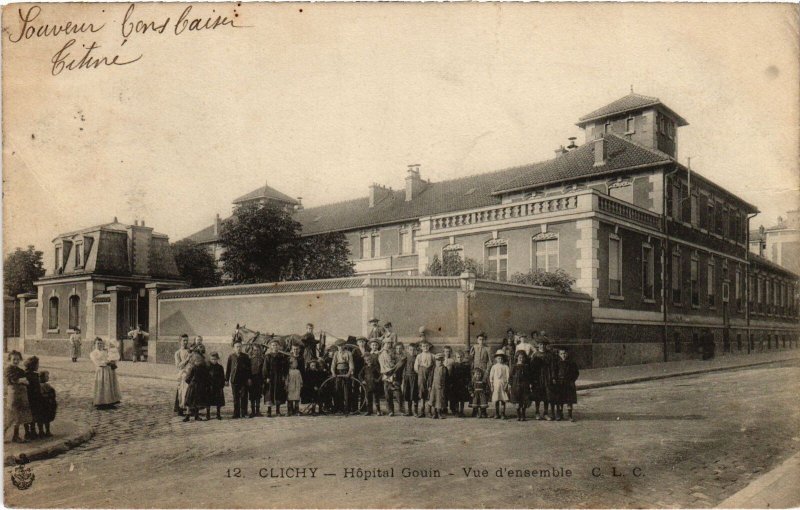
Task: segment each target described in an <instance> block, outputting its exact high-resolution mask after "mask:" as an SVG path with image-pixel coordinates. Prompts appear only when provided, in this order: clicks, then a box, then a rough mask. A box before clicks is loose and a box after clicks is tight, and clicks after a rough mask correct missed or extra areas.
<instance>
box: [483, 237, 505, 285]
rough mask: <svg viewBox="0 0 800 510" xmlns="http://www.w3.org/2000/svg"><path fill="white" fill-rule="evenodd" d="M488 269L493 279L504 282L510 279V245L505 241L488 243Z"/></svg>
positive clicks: (488, 273) (490, 277)
mask: <svg viewBox="0 0 800 510" xmlns="http://www.w3.org/2000/svg"><path fill="white" fill-rule="evenodd" d="M486 270H487V275H488V276H489V279H491V280H498V281H501V282H504V281H506V280H507V279H508V245H507V244H505V242H504V241H503V242H500V241H498V240H495V241H490V242H489V243H487V245H486Z"/></svg>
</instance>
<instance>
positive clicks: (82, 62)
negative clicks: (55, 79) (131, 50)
mask: <svg viewBox="0 0 800 510" xmlns="http://www.w3.org/2000/svg"><path fill="white" fill-rule="evenodd" d="M75 42H76V41H75V39H70V40H69V41H67V44H65V45H64V47H63V48H61V49H60V50H58V51H57V52H56V54H55V55H53V58H52V59H51V62H52V63H53V68H52V70H51V72H52V73H53V76H58V75H59V74H61V71H63V70H65V69H66V70H69V71H74V70H75V69H97V68H98V67H100V66H125V65H128V64H133V63H134V62H136V61H138V60H139V59H140V58H142V55H139V56H138V57H136V58H134V59H133V60H126V61H120V56H119V55H114V56H113V57H111V58H109V57H96V56H95V55H93V54H92V52H93V51H94V50H96V49H99V48H100V46H98V45H97V43H96V42H92V44H90V45H89V46H86V45H85V44H84V45H83V47H84V48H85V49H86V52H85V53H84V54H83V55H82V56H81V58H80V59H75V58H70V57H71V55H72V54H71V53H69V51H67V50H69V49H70V48H71V47H72V46H74V45H75Z"/></svg>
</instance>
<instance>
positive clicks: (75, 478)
mask: <svg viewBox="0 0 800 510" xmlns="http://www.w3.org/2000/svg"><path fill="white" fill-rule="evenodd" d="M52 375H53V386H54V387H55V388H56V389H57V391H58V392H59V410H60V413H61V414H62V416H63V417H65V418H68V419H71V420H75V421H83V422H88V423H90V424H92V425H93V426H94V427H95V429H96V432H97V433H96V435H95V437H94V438H93V439H91V440H90V441H88V442H87V443H85V444H83V445H81V446H79V447H77V448H75V449H74V450H71V451H69V452H67V453H65V454H63V455H61V456H59V457H56V458H53V459H49V460H44V461H39V462H34V463H32V464H31V465H30V467H31V468H32V470H33V472H34V473H35V475H36V481H35V483H34V485H33V487H32V488H31V489H29V490H27V491H24V492H23V491H18V490H17V489H15V488H14V487H13V486H12V485H11V484H10V482H9V476H10V469H8V468H7V469H6V474H5V476H6V489H5V490H6V494H5V496H6V504H8V505H10V506H25V507H32V506H36V507H38V506H44V507H81V506H83V507H86V506H89V507H115V506H124V507H153V506H157V507H179V506H188V507H192V506H194V507H197V506H214V507H273V506H284V507H292V506H332V507H348V506H354V507H364V506H372V507H375V506H388V507H393V506H405V507H409V506H412V507H413V506H418V507H437V506H445V507H447V506H449V507H464V506H484V505H487V506H494V507H503V506H505V507H522V506H529V507H542V506H544V507H548V506H549V507H594V506H619V507H640V506H655V507H674V506H690V507H713V506H715V505H716V504H718V503H719V502H721V501H722V500H724V499H725V498H727V497H728V496H730V495H731V494H733V493H735V492H736V491H738V490H740V489H742V488H743V487H745V486H746V485H747V484H748V483H749V482H750V481H752V480H753V479H755V478H757V477H758V476H760V475H761V474H762V473H764V472H766V471H768V470H769V469H770V468H772V467H774V466H776V465H778V464H780V463H781V462H782V461H783V460H785V459H787V458H788V457H790V456H791V455H793V454H794V453H796V452H797V451H798V446H800V437H798V431H797V423H798V418H800V411H799V410H798V401H797V393H796V389H795V388H794V386H793V385H790V384H786V382H787V381H796V380H797V379H798V376H800V363H798V361H796V360H794V361H789V362H783V363H776V364H771V365H765V366H760V367H753V368H747V369H739V370H731V371H724V372H715V373H709V374H703V375H694V376H687V377H679V378H674V379H668V380H662V381H653V382H648V383H640V384H632V385H627V386H616V387H609V388H602V389H595V390H588V391H584V392H582V393H581V394H580V395H579V404H578V406H577V411H576V417H577V420H578V421H576V422H575V423H568V422H564V423H548V422H535V421H529V422H526V423H519V422H516V421H514V420H509V421H505V422H504V421H499V420H476V419H458V418H449V419H447V420H444V421H441V420H438V421H437V420H428V419H425V420H421V419H412V418H404V417H395V418H388V417H382V418H381V417H349V418H342V417H319V418H316V417H299V418H280V419H275V418H273V419H267V418H259V419H248V420H238V421H231V420H228V419H225V420H223V421H217V420H212V421H211V422H203V423H195V422H190V423H183V422H181V421H180V419H179V418H177V417H175V416H173V414H172V412H171V405H172V396H173V391H174V387H175V385H174V384H173V383H172V382H170V381H166V380H158V379H148V378H135V377H122V378H121V385H122V390H123V404H122V405H121V406H120V407H119V409H117V410H113V411H97V410H94V409H93V408H92V406H91V402H90V398H91V391H92V382H93V376H92V375H91V374H90V373H82V372H77V371H67V370H63V369H55V370H52ZM228 398H229V394H228ZM229 403H230V401H229ZM230 412H231V407H230V405H229V406H228V407H227V408H226V409H225V415H226V418H227V416H229V415H230ZM509 414H510V415H513V414H514V412H513V411H512V412H511V413H509ZM623 439H624V441H623ZM294 467H306V468H317V471H315V472H314V477H313V478H311V477H310V476H311V472H310V471H307V472H306V475H307V476H308V478H273V477H271V475H273V474H276V475H277V474H280V468H294ZM262 468H264V469H262ZM270 468H273V469H272V470H270ZM346 468H362V469H366V470H368V471H369V472H371V473H374V474H375V475H379V474H383V472H382V471H375V470H389V469H391V468H394V472H393V475H394V476H393V477H391V478H373V479H370V480H368V481H365V480H363V479H360V478H350V477H346V476H345V475H346V474H347V472H346ZM403 468H413V469H415V470H418V471H419V472H418V473H417V474H419V475H436V474H438V475H440V477H432V476H423V477H404V476H403V475H404V473H406V472H405V471H403ZM469 468H471V471H470V473H473V472H474V471H476V470H477V471H480V470H482V469H486V470H488V474H487V476H486V477H480V478H474V477H472V476H471V474H470V476H467V475H466V474H465V469H469ZM498 468H510V469H530V470H537V471H538V470H545V469H546V470H551V469H554V470H556V471H559V475H560V476H558V477H554V476H551V477H550V478H539V477H536V478H533V477H524V478H510V477H508V476H507V474H506V476H503V477H497V476H496V474H497V473H496V471H497V469H498ZM561 468H563V469H564V471H563V472H562V471H561ZM566 470H569V471H570V472H571V473H570V474H571V476H569V477H567V476H566ZM284 473H287V472H284ZM288 473H293V472H288ZM356 473H357V472H356ZM615 474H619V475H622V476H614V475H615ZM237 475H239V476H237ZM595 475H599V476H595Z"/></svg>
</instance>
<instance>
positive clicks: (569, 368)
mask: <svg viewBox="0 0 800 510" xmlns="http://www.w3.org/2000/svg"><path fill="white" fill-rule="evenodd" d="M555 367H556V370H555V380H556V388H557V393H558V400H557V402H556V404H557V406H558V416H557V417H556V420H557V421H561V420H563V419H564V404H566V405H567V412H568V413H569V414H568V416H567V417H568V419H569V421H575V419H574V418H573V417H572V406H573V404H577V403H578V392H577V388H576V386H575V381H577V380H578V376H579V375H580V371H579V370H578V365H577V364H576V363H575V362H574V361H572V360H571V359H569V355H568V353H567V350H566V349H559V350H558V360H557V361H556V365H555Z"/></svg>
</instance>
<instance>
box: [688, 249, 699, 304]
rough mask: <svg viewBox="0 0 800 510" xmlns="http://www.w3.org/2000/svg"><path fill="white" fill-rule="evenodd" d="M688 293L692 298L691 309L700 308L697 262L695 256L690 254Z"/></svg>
mask: <svg viewBox="0 0 800 510" xmlns="http://www.w3.org/2000/svg"><path fill="white" fill-rule="evenodd" d="M689 268H690V269H689V293H690V295H691V296H692V308H697V307H698V306H700V289H699V288H698V280H697V278H698V272H699V267H698V262H697V254H696V253H693V254H692V260H691V265H690V266H689Z"/></svg>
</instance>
